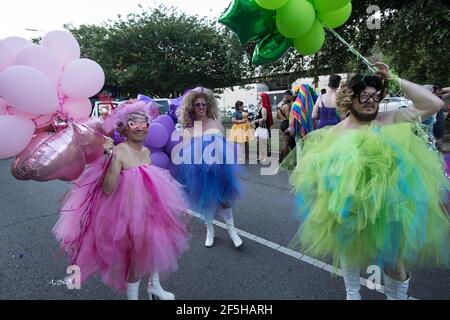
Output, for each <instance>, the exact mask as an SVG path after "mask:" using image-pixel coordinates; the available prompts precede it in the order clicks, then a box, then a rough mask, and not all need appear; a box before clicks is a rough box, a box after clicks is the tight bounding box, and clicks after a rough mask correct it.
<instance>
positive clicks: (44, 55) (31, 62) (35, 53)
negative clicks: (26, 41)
mask: <svg viewBox="0 0 450 320" xmlns="http://www.w3.org/2000/svg"><path fill="white" fill-rule="evenodd" d="M16 64H18V65H24V66H29V67H33V68H35V69H36V70H39V71H41V72H42V73H43V74H45V75H46V76H47V77H48V78H49V79H50V81H52V82H53V84H54V85H55V87H56V86H57V85H58V84H59V80H60V78H61V73H62V68H63V67H62V64H61V62H59V59H58V57H57V56H56V54H55V53H53V52H52V51H51V50H50V49H48V48H46V47H44V46H38V45H36V44H32V45H30V46H27V47H25V48H23V49H22V50H20V52H19V53H18V54H17V57H16Z"/></svg>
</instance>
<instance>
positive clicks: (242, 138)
mask: <svg viewBox="0 0 450 320" xmlns="http://www.w3.org/2000/svg"><path fill="white" fill-rule="evenodd" d="M238 120H239V119H238ZM242 120H245V122H244V123H236V124H234V125H233V126H232V127H231V131H230V136H229V140H230V141H233V142H236V143H245V142H249V141H252V140H253V139H254V138H255V130H254V129H253V127H252V125H251V124H250V122H249V121H248V113H247V112H242Z"/></svg>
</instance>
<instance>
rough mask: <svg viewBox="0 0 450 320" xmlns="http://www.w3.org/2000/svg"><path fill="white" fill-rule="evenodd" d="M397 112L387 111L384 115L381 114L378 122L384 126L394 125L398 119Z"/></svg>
mask: <svg viewBox="0 0 450 320" xmlns="http://www.w3.org/2000/svg"><path fill="white" fill-rule="evenodd" d="M397 113H398V111H397V110H393V111H387V112H383V113H379V114H378V117H377V121H378V122H380V123H381V124H383V125H388V124H393V123H394V122H395V119H396V117H397Z"/></svg>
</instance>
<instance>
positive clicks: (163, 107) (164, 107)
mask: <svg viewBox="0 0 450 320" xmlns="http://www.w3.org/2000/svg"><path fill="white" fill-rule="evenodd" d="M153 100H154V101H155V102H156V103H157V104H159V106H160V107H159V113H160V114H167V112H168V111H169V105H170V102H169V99H153Z"/></svg>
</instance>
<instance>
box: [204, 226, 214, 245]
mask: <svg viewBox="0 0 450 320" xmlns="http://www.w3.org/2000/svg"><path fill="white" fill-rule="evenodd" d="M213 244H214V226H213V224H212V221H209V222H207V223H206V240H205V247H208V248H209V247H212V246H213Z"/></svg>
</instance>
